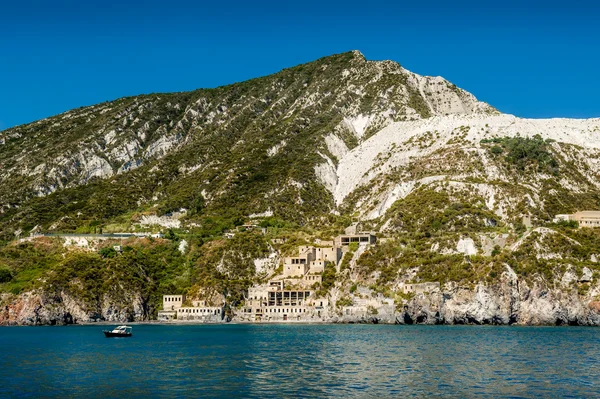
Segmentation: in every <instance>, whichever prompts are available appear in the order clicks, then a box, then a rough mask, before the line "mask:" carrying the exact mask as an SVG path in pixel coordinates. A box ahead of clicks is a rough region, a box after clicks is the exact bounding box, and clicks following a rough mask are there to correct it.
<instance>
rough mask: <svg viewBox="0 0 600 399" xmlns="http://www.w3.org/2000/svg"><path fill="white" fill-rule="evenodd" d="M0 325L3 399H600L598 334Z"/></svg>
mask: <svg viewBox="0 0 600 399" xmlns="http://www.w3.org/2000/svg"><path fill="white" fill-rule="evenodd" d="M101 330H102V326H69V327H0V396H2V397H15V396H16V397H36V398H37V397H56V396H62V397H65V396H67V397H112V398H124V397H146V398H149V397H157V396H158V397H211V398H216V397H223V398H230V397H252V398H265V397H277V398H279V397H335V398H348V397H357V398H372V397H379V398H387V397H424V396H446V397H448V396H450V397H475V396H479V397H531V398H533V397H600V378H599V377H600V329H594V328H577V327H568V328H564V327H563V328H549V327H548V328H533V327H532V328H526V327H475V326H452V327H451V326H385V325H325V326H319V325H212V326H210V325H205V326H202V325H196V326H193V325H188V326H185V325H183V326H175V325H170V326H166V325H138V326H134V328H133V332H134V336H133V337H132V338H128V339H127V338H119V339H107V338H104V336H103V334H102V332H101Z"/></svg>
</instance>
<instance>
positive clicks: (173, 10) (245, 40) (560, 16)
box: [0, 0, 600, 129]
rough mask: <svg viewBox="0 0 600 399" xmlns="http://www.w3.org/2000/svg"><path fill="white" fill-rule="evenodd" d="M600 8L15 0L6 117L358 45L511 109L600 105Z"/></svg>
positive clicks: (8, 11)
mask: <svg viewBox="0 0 600 399" xmlns="http://www.w3.org/2000/svg"><path fill="white" fill-rule="evenodd" d="M11 3H12V4H11ZM50 3H53V4H50ZM286 3H287V4H286ZM599 20H600V5H596V4H594V2H592V1H575V0H573V1H569V2H554V1H552V0H548V1H544V2H542V1H525V0H521V1H513V0H507V1H501V2H491V1H490V2H487V1H482V0H479V1H470V0H469V1H465V0H463V1H461V0H456V1H452V2H450V1H441V0H431V1H428V2H425V1H414V0H413V1H411V2H402V1H394V2H383V1H376V0H372V1H369V2H366V1H360V2H358V1H354V0H346V1H339V2H333V1H331V2H327V1H324V0H321V1H313V0H307V1H295V2H284V1H262V2H261V1H255V2H250V1H239V2H238V1H220V2H210V3H208V2H205V1H199V0H197V1H186V0H182V1H172V2H164V1H154V0H147V1H145V2H142V1H122V2H110V1H102V2H101V1H93V0H89V1H56V2H47V1H43V2H42V1H27V0H22V1H13V0H6V1H4V2H3V6H2V9H1V12H0V129H3V128H8V127H11V126H14V125H18V124H22V123H27V122H31V121H34V120H37V119H40V118H43V117H47V116H51V115H54V114H57V113H60V112H63V111H66V110H69V109H72V108H76V107H79V106H83V105H90V104H95V103H98V102H102V101H106V100H112V99H116V98H119V97H122V96H128V95H135V94H141V93H151V92H170V91H185V90H193V89H196V88H200V87H216V86H219V85H223V84H228V83H232V82H236V81H242V80H246V79H249V78H253V77H257V76H262V75H266V74H270V73H273V72H276V71H278V70H280V69H282V68H285V67H289V66H293V65H296V64H299V63H303V62H308V61H312V60H314V59H317V58H319V57H322V56H326V55H330V54H334V53H339V52H343V51H348V50H352V49H358V50H360V51H361V52H362V53H363V54H365V56H366V57H367V58H368V59H372V60H382V59H391V60H394V61H397V62H399V63H400V64H402V65H403V66H404V67H406V68H407V69H409V70H412V71H413V72H416V73H420V74H425V75H441V76H443V77H445V78H446V79H448V80H450V81H452V82H453V83H455V84H456V85H458V86H459V87H462V88H464V89H465V90H468V91H470V92H471V93H473V94H474V95H475V96H477V97H478V98H479V99H481V100H483V101H486V102H489V103H490V104H492V105H493V106H495V107H497V108H498V109H499V110H500V111H502V112H507V113H512V114H515V115H518V116H523V117H533V118H539V117H576V118H582V117H600V101H599V93H600V77H599V74H600V68H599V65H600V62H599V61H600V51H599V49H600V45H599V43H600V22H599Z"/></svg>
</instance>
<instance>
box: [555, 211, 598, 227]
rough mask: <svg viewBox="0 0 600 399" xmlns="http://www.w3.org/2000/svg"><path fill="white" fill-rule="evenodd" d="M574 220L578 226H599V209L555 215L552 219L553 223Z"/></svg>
mask: <svg viewBox="0 0 600 399" xmlns="http://www.w3.org/2000/svg"><path fill="white" fill-rule="evenodd" d="M570 220H574V221H576V222H577V223H579V227H600V211H580V212H575V213H573V214H561V215H556V216H555V217H554V219H553V220H552V221H553V222H554V223H557V222H561V221H565V222H567V221H570Z"/></svg>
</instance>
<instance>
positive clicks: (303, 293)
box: [242, 280, 323, 321]
mask: <svg viewBox="0 0 600 399" xmlns="http://www.w3.org/2000/svg"><path fill="white" fill-rule="evenodd" d="M313 296H314V291H312V290H303V289H284V281H283V280H272V281H269V283H268V284H264V285H260V286H254V287H250V288H248V299H247V300H246V306H245V307H244V308H243V309H242V312H243V314H242V316H243V317H245V318H246V319H249V320H251V321H262V320H281V321H288V320H300V319H301V318H306V317H310V316H311V315H312V314H313V313H314V310H315V302H314V300H313ZM317 301H318V300H317ZM321 301H323V300H321Z"/></svg>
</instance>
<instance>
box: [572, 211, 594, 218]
mask: <svg viewBox="0 0 600 399" xmlns="http://www.w3.org/2000/svg"><path fill="white" fill-rule="evenodd" d="M575 215H577V216H579V217H587V218H600V211H580V212H576V213H575Z"/></svg>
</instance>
